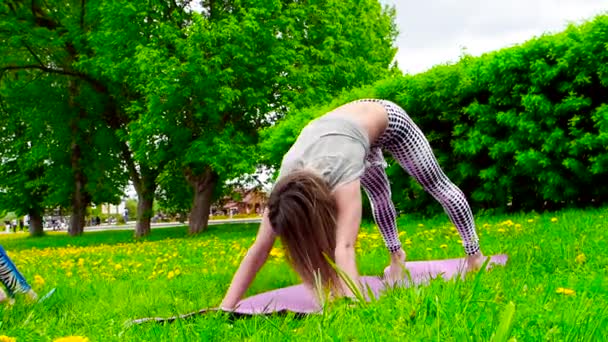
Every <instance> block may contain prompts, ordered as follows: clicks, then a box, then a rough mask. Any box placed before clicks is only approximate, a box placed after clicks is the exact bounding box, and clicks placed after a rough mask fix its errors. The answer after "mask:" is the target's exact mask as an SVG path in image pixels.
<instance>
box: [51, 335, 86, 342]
mask: <svg viewBox="0 0 608 342" xmlns="http://www.w3.org/2000/svg"><path fill="white" fill-rule="evenodd" d="M53 342H89V339H88V338H86V337H83V336H66V337H60V338H56V339H54V340H53Z"/></svg>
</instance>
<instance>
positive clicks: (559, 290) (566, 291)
mask: <svg viewBox="0 0 608 342" xmlns="http://www.w3.org/2000/svg"><path fill="white" fill-rule="evenodd" d="M555 292H556V293H559V294H563V295H566V296H570V295H573V294H574V293H575V292H574V290H571V289H567V288H563V287H558V288H557V290H556V291H555Z"/></svg>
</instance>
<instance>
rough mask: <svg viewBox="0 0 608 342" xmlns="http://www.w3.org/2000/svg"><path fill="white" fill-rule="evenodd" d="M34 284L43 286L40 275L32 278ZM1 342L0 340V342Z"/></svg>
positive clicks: (42, 279)
mask: <svg viewBox="0 0 608 342" xmlns="http://www.w3.org/2000/svg"><path fill="white" fill-rule="evenodd" d="M34 284H36V285H38V286H42V285H44V278H42V277H41V276H40V275H38V274H36V275H35V276H34ZM1 341H2V340H0V342H1Z"/></svg>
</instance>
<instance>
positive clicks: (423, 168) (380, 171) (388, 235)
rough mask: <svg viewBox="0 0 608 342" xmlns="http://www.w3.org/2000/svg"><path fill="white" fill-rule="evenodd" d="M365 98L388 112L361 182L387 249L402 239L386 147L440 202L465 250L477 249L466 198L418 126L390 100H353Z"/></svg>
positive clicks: (472, 252) (475, 234)
mask: <svg viewBox="0 0 608 342" xmlns="http://www.w3.org/2000/svg"><path fill="white" fill-rule="evenodd" d="M364 101H368V102H378V103H380V104H382V105H383V106H384V108H385V109H386V111H387V112H388V121H389V122H388V128H387V129H386V130H385V132H384V133H383V134H382V135H381V136H380V138H379V139H378V140H377V141H376V142H375V143H374V144H373V145H372V146H371V149H370V153H369V154H368V156H367V158H366V159H367V160H366V164H367V167H366V170H365V173H364V174H363V176H362V177H361V185H362V186H363V189H364V190H365V192H366V194H367V196H368V197H369V199H370V202H371V206H372V213H373V216H374V220H375V222H376V224H377V225H378V227H379V229H380V232H381V233H382V236H383V239H384V242H385V244H386V247H387V248H388V250H389V252H391V253H393V252H395V251H398V250H399V249H401V242H400V241H399V235H398V233H397V226H396V222H395V219H396V210H395V206H394V204H393V202H392V200H391V189H390V185H389V181H388V178H387V176H386V173H385V171H384V168H385V167H386V162H385V160H384V157H383V155H382V151H383V150H385V151H388V152H389V153H390V154H391V155H392V156H393V158H394V159H395V160H396V161H397V162H398V163H399V165H401V167H403V169H405V171H406V172H407V173H408V174H409V175H410V176H412V177H414V178H415V179H416V180H417V181H418V183H420V185H422V187H423V188H424V190H425V191H426V192H428V193H429V194H431V195H432V196H433V198H435V199H436V200H437V201H438V202H439V203H440V204H441V206H442V207H443V209H444V211H445V212H446V213H447V215H448V216H449V218H450V220H451V221H452V223H453V224H454V225H455V226H456V229H457V230H458V232H459V233H460V236H461V238H462V245H463V247H464V250H465V253H466V254H467V255H471V254H475V253H476V252H478V251H479V249H480V248H479V239H478V237H477V233H476V231H475V222H474V221H473V215H472V213H471V208H470V207H469V204H468V202H467V199H466V198H465V196H464V194H463V193H462V191H461V190H460V189H459V188H458V187H457V186H456V185H454V184H453V183H452V182H451V181H450V180H449V179H448V177H447V176H446V175H445V174H444V173H443V171H442V170H441V167H440V166H439V164H438V163H437V160H436V158H435V156H434V154H433V151H432V149H431V146H430V144H429V142H428V141H427V139H426V138H425V136H424V134H423V133H422V131H421V130H420V128H418V126H417V125H416V124H415V123H414V122H413V121H412V119H411V118H410V117H409V116H408V115H407V113H406V112H405V110H403V109H402V108H401V107H399V106H398V105H396V104H395V103H393V102H390V101H386V100H377V99H363V100H358V101H356V102H364Z"/></svg>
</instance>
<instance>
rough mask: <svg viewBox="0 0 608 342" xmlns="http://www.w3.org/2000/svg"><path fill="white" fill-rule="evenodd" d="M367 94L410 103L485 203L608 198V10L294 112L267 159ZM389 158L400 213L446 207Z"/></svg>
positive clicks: (467, 189) (459, 179) (267, 134)
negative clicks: (587, 19)
mask: <svg viewBox="0 0 608 342" xmlns="http://www.w3.org/2000/svg"><path fill="white" fill-rule="evenodd" d="M363 97H375V98H383V99H387V100H391V101H393V102H395V103H397V104H399V105H401V106H402V107H403V108H404V109H405V110H406V111H407V112H408V114H409V115H410V116H411V117H412V119H413V120H414V121H415V122H416V123H417V124H418V126H420V128H421V129H422V131H423V132H424V133H425V135H426V136H427V138H428V140H429V142H430V143H431V146H432V148H433V150H434V153H435V154H436V156H437V159H438V161H439V163H440V164H441V166H442V168H443V169H444V171H445V172H446V174H447V175H448V177H450V179H451V180H452V181H453V182H454V183H456V184H457V185H458V186H459V187H460V188H461V189H462V190H463V191H464V193H465V194H466V195H467V197H469V199H470V201H471V204H472V205H473V206H474V207H476V208H478V209H483V210H489V209H498V210H505V209H510V210H539V209H547V208H556V207H563V206H585V205H590V204H593V205H599V204H602V203H606V201H607V199H608V183H607V182H605V181H604V179H606V177H607V176H608V148H607V146H608V16H607V15H603V16H598V17H596V18H595V19H594V20H593V21H591V22H588V23H585V24H583V25H580V26H570V27H569V28H568V29H567V30H565V31H564V32H562V33H559V34H555V35H546V36H542V37H539V38H535V39H532V40H530V41H528V42H526V43H524V44H522V45H520V46H516V47H512V48H508V49H503V50H500V51H496V52H493V53H489V54H485V55H483V56H481V57H477V58H473V57H470V56H465V57H463V58H462V59H461V60H460V61H459V62H458V63H457V64H454V65H442V66H437V67H435V68H433V69H431V70H429V71H428V72H425V73H422V74H418V75H414V76H409V75H407V76H400V77H395V78H391V79H387V80H384V81H381V82H378V83H376V84H374V85H373V86H370V87H367V88H363V89H359V90H357V91H354V92H351V93H349V94H345V95H343V96H341V97H339V98H337V99H335V100H334V101H333V102H332V103H331V104H330V105H327V106H322V107H315V108H305V109H301V110H297V111H294V112H293V113H291V114H290V115H289V116H288V117H286V118H285V119H283V120H281V121H280V122H279V123H278V124H277V125H275V126H273V127H271V128H269V129H267V130H265V131H263V132H262V137H263V141H262V143H261V145H260V147H261V150H262V153H263V155H264V157H265V159H264V161H265V162H266V163H268V164H270V165H274V166H275V167H277V166H278V165H279V164H280V161H281V159H282V156H283V154H284V153H285V152H286V151H287V150H288V148H289V147H290V146H291V144H292V143H293V142H294V141H295V138H296V137H297V135H298V134H299V132H300V130H301V129H302V128H303V127H304V125H305V124H306V123H308V122H309V121H310V119H312V118H314V117H317V116H319V115H322V114H324V113H325V112H327V110H329V109H332V108H335V107H337V106H338V105H341V104H343V103H346V102H349V101H352V100H354V99H358V98H363ZM387 157H388V156H387ZM388 161H389V167H388V169H387V174H388V175H389V179H390V180H391V183H392V187H393V200H394V201H395V205H396V206H397V208H398V209H399V210H400V211H407V212H417V213H436V212H439V211H441V207H440V206H439V205H438V204H437V202H436V201H435V200H434V199H432V197H431V196H430V195H428V194H426V193H425V192H424V191H423V190H422V188H421V187H420V186H419V185H418V184H417V183H416V182H415V181H414V180H413V179H412V178H411V177H409V176H407V175H406V174H405V172H404V171H403V170H402V169H401V167H399V166H398V165H397V164H396V163H395V162H394V161H392V160H390V158H389V159H388Z"/></svg>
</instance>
